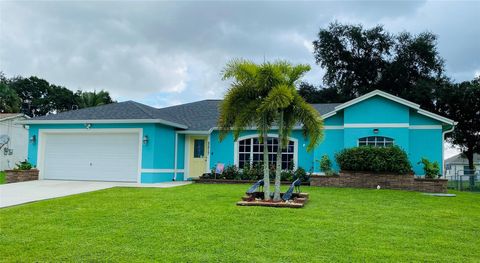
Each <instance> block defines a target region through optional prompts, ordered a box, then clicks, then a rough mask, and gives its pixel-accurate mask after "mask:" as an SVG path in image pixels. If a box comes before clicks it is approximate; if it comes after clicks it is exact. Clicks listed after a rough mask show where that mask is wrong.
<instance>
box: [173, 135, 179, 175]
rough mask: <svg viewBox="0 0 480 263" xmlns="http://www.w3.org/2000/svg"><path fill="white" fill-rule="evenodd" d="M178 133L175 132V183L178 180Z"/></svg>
mask: <svg viewBox="0 0 480 263" xmlns="http://www.w3.org/2000/svg"><path fill="white" fill-rule="evenodd" d="M177 144H178V132H177V131H175V145H174V146H173V148H174V152H175V156H174V158H173V160H174V164H173V181H176V180H177V152H178V145H177Z"/></svg>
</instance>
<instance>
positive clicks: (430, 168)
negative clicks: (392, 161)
mask: <svg viewBox="0 0 480 263" xmlns="http://www.w3.org/2000/svg"><path fill="white" fill-rule="evenodd" d="M418 164H423V171H425V178H432V179H435V178H437V177H438V176H439V175H440V165H439V164H438V162H437V161H435V162H433V163H432V162H430V161H429V160H428V159H427V158H422V160H421V161H420V162H418Z"/></svg>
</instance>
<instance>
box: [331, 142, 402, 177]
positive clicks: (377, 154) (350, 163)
mask: <svg viewBox="0 0 480 263" xmlns="http://www.w3.org/2000/svg"><path fill="white" fill-rule="evenodd" d="M335 158H336V160H337V163H338V165H339V166H340V169H342V170H346V171H366V172H388V173H399V174H407V173H411V172H412V166H411V165H410V162H409V161H408V157H407V154H406V153H405V151H404V150H402V149H401V148H399V147H398V146H391V147H381V148H380V147H369V146H361V147H353V148H348V149H344V150H342V151H341V152H339V153H337V154H336V155H335Z"/></svg>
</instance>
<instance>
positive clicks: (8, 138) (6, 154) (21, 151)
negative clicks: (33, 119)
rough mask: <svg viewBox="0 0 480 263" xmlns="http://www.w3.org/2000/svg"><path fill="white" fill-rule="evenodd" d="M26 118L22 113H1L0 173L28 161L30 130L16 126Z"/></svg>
mask: <svg viewBox="0 0 480 263" xmlns="http://www.w3.org/2000/svg"><path fill="white" fill-rule="evenodd" d="M26 118H27V117H26V116H25V115H24V114H22V113H0V171H3V170H8V169H13V168H15V164H17V163H18V162H20V161H24V160H25V159H27V148H28V129H26V128H25V127H24V126H22V125H15V122H17V121H21V120H25V119H26Z"/></svg>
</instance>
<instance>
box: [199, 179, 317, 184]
mask: <svg viewBox="0 0 480 263" xmlns="http://www.w3.org/2000/svg"><path fill="white" fill-rule="evenodd" d="M192 181H193V182H195V183H201V184H254V183H256V182H258V180H233V179H202V178H199V179H193V180H192ZM270 182H271V183H273V180H270ZM280 183H281V184H282V185H291V184H292V182H290V181H281V182H280ZM302 185H310V183H309V182H302Z"/></svg>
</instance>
